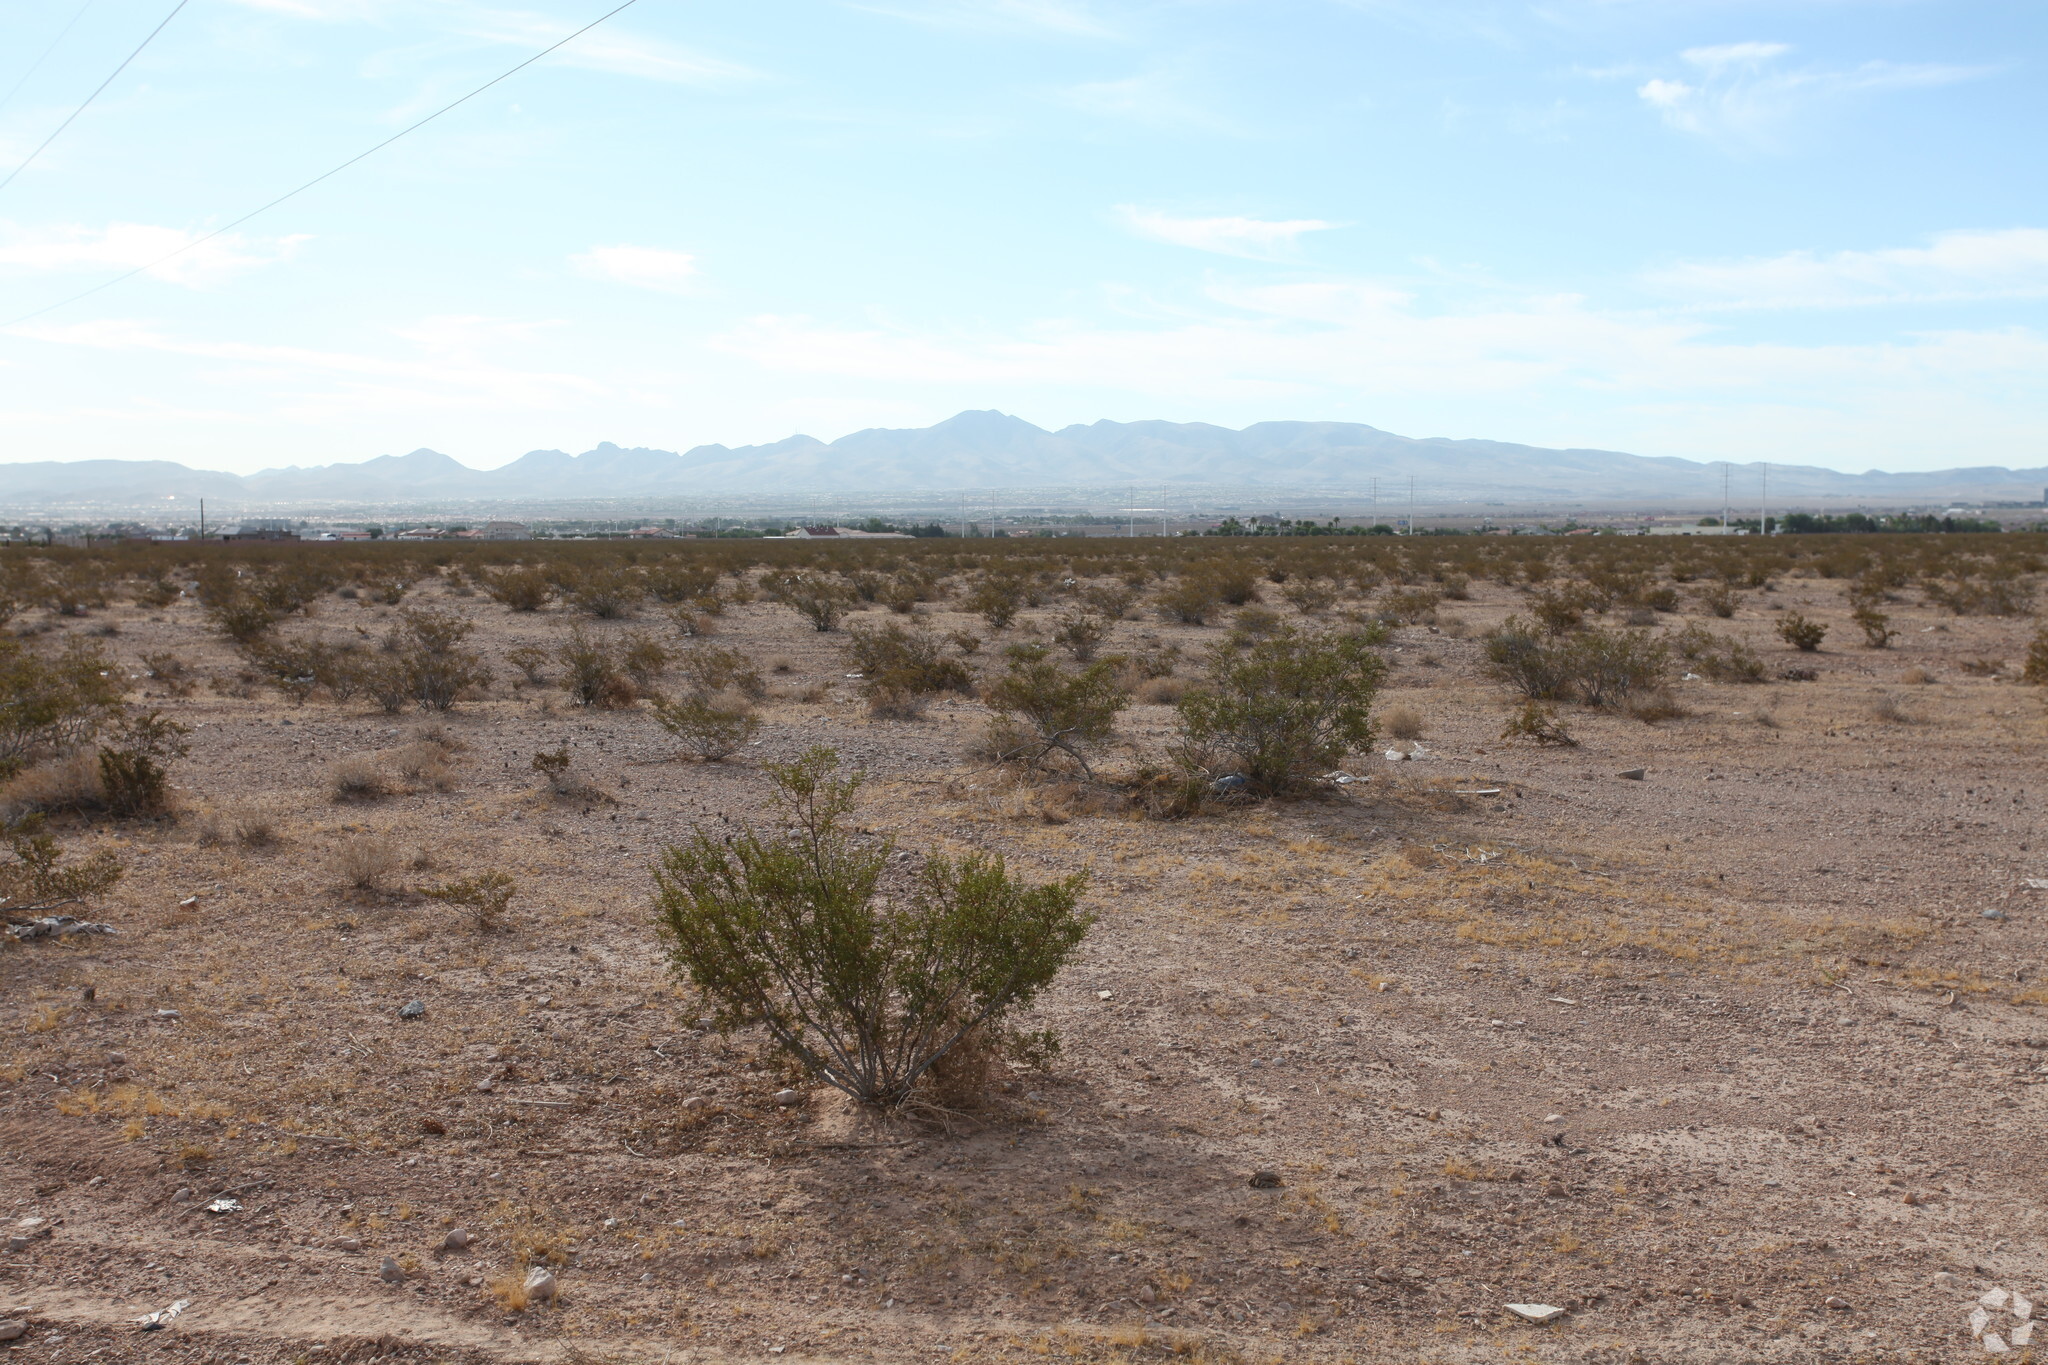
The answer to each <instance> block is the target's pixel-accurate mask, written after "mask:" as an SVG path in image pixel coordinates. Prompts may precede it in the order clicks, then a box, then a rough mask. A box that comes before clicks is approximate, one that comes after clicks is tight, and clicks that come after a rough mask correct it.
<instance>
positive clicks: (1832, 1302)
mask: <svg viewBox="0 0 2048 1365" xmlns="http://www.w3.org/2000/svg"><path fill="white" fill-rule="evenodd" d="M1827 1305H1828V1307H1830V1308H1833V1309H1835V1310H1837V1311H1839V1312H1847V1311H1848V1308H1849V1301H1848V1300H1847V1299H1838V1298H1836V1297H1835V1296H1834V1295H1833V1294H1830V1295H1828V1297H1827Z"/></svg>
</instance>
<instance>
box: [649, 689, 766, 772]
mask: <svg viewBox="0 0 2048 1365" xmlns="http://www.w3.org/2000/svg"><path fill="white" fill-rule="evenodd" d="M652 706H653V710H654V719H655V720H656V721H657V722H658V723H659V724H660V725H661V728H662V729H664V730H666V731H668V732H669V733H670V734H671V735H674V736H675V737H676V740H677V741H678V742H679V743H680V744H681V745H682V746H683V747H684V748H685V749H686V750H688V751H689V752H690V753H693V754H695V755H696V756H697V757H699V758H701V759H703V760H704V761H705V762H707V763H718V762H721V761H723V760H725V759H727V758H730V757H732V755H733V754H735V753H737V752H738V751H739V749H740V746H741V745H743V744H745V743H746V742H747V741H748V740H750V739H752V738H753V737H754V733H755V732H756V731H758V730H759V729H760V728H761V718H760V717H759V716H757V715H755V714H754V709H753V708H752V707H751V706H749V705H748V704H747V702H746V699H745V698H743V697H735V696H732V695H730V694H726V695H722V696H705V695H703V694H701V693H696V692H691V693H686V694H684V695H683V696H680V697H672V698H671V697H657V698H655V699H654V701H653V703H652Z"/></svg>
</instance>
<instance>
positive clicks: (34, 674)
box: [0, 636, 121, 777]
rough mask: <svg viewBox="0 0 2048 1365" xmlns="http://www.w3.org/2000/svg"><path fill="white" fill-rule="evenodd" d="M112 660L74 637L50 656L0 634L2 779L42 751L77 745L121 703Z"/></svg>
mask: <svg viewBox="0 0 2048 1365" xmlns="http://www.w3.org/2000/svg"><path fill="white" fill-rule="evenodd" d="M114 674H115V669H114V665H113V663H112V662H111V661H110V660H108V659H107V657H106V656H105V655H103V654H101V653H100V652H99V650H98V649H97V648H95V647H93V646H91V645H87V644H85V643H83V642H81V641H77V640H74V641H72V642H71V643H70V644H69V645H67V646H66V647H65V648H64V650H63V652H61V653H60V654H58V655H57V656H56V657H54V658H50V657H46V656H45V655H43V654H40V653H38V652H36V651H35V650H33V649H31V648H30V647H29V646H28V645H26V644H24V643H22V642H21V641H19V640H16V639H13V638H11V637H8V636H0V777H6V776H8V775H9V774H11V773H13V772H15V771H17V770H19V769H20V768H21V766H22V765H23V764H24V763H26V762H27V761H29V760H30V759H31V758H33V757H35V756H37V755H38V754H40V753H45V752H54V751H61V750H65V749H73V748H77V747H78V746H80V745H82V744H86V743H88V742H90V741H91V740H92V738H93V737H94V736H95V735H96V734H98V733H99V731H100V729H101V727H103V726H104V725H105V724H106V723H107V722H108V721H109V720H110V719H112V717H113V716H114V715H115V714H116V713H117V712H118V711H119V709H120V706H121V685H120V683H119V682H117V681H115V679H114Z"/></svg>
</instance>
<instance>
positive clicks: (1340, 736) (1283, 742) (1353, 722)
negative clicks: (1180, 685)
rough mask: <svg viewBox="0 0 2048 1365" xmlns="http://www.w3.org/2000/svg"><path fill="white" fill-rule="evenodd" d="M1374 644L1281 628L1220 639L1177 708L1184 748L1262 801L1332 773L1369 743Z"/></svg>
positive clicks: (1371, 639)
mask: <svg viewBox="0 0 2048 1365" xmlns="http://www.w3.org/2000/svg"><path fill="white" fill-rule="evenodd" d="M1381 638H1382V637H1381V636H1380V635H1378V634H1376V633H1372V632H1357V633H1337V632H1332V633H1329V634H1317V633H1312V632H1305V631H1298V630H1294V629H1292V628H1283V629H1281V630H1279V631H1276V632H1275V633H1274V634H1273V635H1272V636H1270V637H1268V638H1266V639H1263V640H1257V641H1247V640H1245V639H1243V638H1242V637H1237V636H1233V637H1231V638H1229V639H1227V640H1225V641H1224V643H1223V644H1221V645H1219V646H1218V647H1217V648H1216V649H1215V650H1214V651H1213V652H1212V653H1211V654H1210V656H1209V668H1208V672H1207V675H1206V677H1205V679H1204V681H1203V684H1202V686H1201V687H1200V688H1198V689H1196V690H1194V691H1191V692H1189V693H1188V694H1187V695H1186V696H1184V697H1182V698H1181V700H1180V716H1181V730H1182V734H1183V737H1184V739H1185V741H1186V743H1187V744H1189V745H1190V746H1192V748H1194V749H1199V750H1204V751H1208V752H1211V753H1214V754H1215V755H1217V756H1218V757H1219V758H1220V759H1222V760H1223V761H1224V762H1225V763H1227V764H1228V765H1229V767H1230V768H1231V769H1232V770H1233V771H1235V772H1238V773H1241V774H1242V775H1243V776H1244V777H1245V778H1246V779H1247V781H1248V782H1249V783H1250V784H1251V785H1252V786H1253V787H1255V788H1256V789H1258V790H1261V791H1266V792H1277V791H1281V790H1284V789H1286V788H1288V787H1291V786H1295V785H1297V784H1299V783H1300V782H1302V781H1303V780H1305V779H1306V778H1308V777H1310V776H1312V775H1314V774H1316V773H1320V772H1322V771H1325V770H1327V769H1328V768H1330V767H1333V766H1334V765H1336V764H1337V763H1338V762H1340V761H1341V760H1342V759H1343V758H1344V756H1345V755H1346V754H1348V753H1351V752H1352V751H1354V750H1357V749H1363V748H1366V747H1368V746H1370V745H1371V743H1372V737H1373V726H1372V703H1373V698H1374V697H1375V696H1376V695H1377V694H1378V692H1379V687H1380V683H1381V681H1382V679H1384V678H1385V677H1386V672H1387V664H1386V660H1384V659H1383V658H1381V657H1380V655H1379V654H1378V653H1377V652H1375V650H1374V648H1373V646H1374V645H1376V644H1378V643H1380V640H1381Z"/></svg>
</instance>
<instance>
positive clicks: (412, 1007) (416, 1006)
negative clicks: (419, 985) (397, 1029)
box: [398, 1000, 427, 1019]
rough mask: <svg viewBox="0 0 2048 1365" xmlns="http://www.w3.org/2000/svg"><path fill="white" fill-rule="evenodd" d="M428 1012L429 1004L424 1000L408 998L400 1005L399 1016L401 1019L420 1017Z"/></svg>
mask: <svg viewBox="0 0 2048 1365" xmlns="http://www.w3.org/2000/svg"><path fill="white" fill-rule="evenodd" d="M426 1012H427V1005H426V1002H425V1001H423V1000H408V1001H406V1002H405V1003H404V1004H403V1005H400V1006H399V1007H398V1017H399V1018H401V1019H418V1018H420V1017H421V1016H423V1015H424V1014H426Z"/></svg>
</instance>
